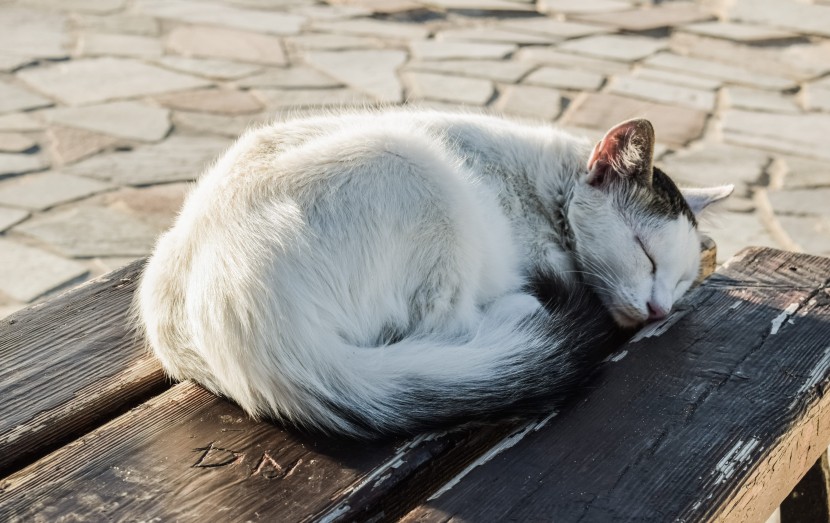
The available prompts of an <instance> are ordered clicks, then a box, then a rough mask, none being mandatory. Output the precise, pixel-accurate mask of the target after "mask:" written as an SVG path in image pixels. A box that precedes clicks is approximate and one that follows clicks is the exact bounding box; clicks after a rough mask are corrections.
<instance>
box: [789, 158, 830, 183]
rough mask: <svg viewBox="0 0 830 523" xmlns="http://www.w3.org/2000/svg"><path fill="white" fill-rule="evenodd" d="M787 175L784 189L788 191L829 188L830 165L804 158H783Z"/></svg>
mask: <svg viewBox="0 0 830 523" xmlns="http://www.w3.org/2000/svg"><path fill="white" fill-rule="evenodd" d="M783 162H784V164H785V166H786V170H787V175H786V176H785V177H784V187H785V188H788V189H807V188H811V187H830V164H828V163H827V162H819V161H815V160H805V159H804V158H794V157H788V158H783Z"/></svg>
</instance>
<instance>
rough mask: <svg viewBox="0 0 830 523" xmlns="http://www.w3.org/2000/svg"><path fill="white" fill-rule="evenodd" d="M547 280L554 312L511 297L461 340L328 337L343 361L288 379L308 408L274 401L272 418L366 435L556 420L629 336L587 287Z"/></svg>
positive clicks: (548, 306) (521, 297)
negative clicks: (369, 343) (376, 343)
mask: <svg viewBox="0 0 830 523" xmlns="http://www.w3.org/2000/svg"><path fill="white" fill-rule="evenodd" d="M546 281H547V285H546V286H545V285H543V287H546V289H547V290H548V291H550V292H544V290H545V289H544V288H542V287H540V288H538V289H536V290H537V291H539V290H541V291H542V294H543V295H547V299H548V303H546V304H545V305H542V304H541V303H540V301H539V300H538V299H537V298H535V297H533V296H532V295H531V294H529V293H518V294H512V295H509V296H506V297H504V298H502V299H500V300H497V301H496V302H495V303H494V304H493V305H492V306H491V307H490V308H489V309H488V310H487V311H486V312H485V314H484V315H483V317H482V319H481V322H480V324H479V325H478V326H477V328H476V329H474V331H473V332H470V333H469V335H468V336H466V337H463V338H461V339H459V338H458V337H446V338H442V337H441V336H435V335H428V336H424V337H414V338H407V339H404V340H402V341H399V342H397V343H393V344H390V345H386V346H383V347H355V346H349V345H347V344H345V343H344V342H343V341H342V340H335V339H333V338H328V337H326V336H323V337H321V338H320V339H318V342H320V343H326V344H336V345H339V346H335V347H333V346H328V347H326V348H325V349H323V350H322V351H321V352H325V353H327V354H330V355H331V354H337V355H339V357H335V361H329V362H327V365H325V366H324V367H323V368H324V369H325V370H323V371H319V372H317V371H315V375H314V376H313V377H309V376H308V375H307V374H306V375H305V376H304V377H300V376H299V375H297V376H288V375H283V376H282V378H283V379H287V380H289V381H290V382H292V385H291V386H292V387H293V388H294V390H293V391H292V393H299V394H298V396H299V397H301V398H303V399H302V400H301V403H302V404H303V406H302V407H301V408H300V409H298V410H294V409H289V410H290V412H289V411H286V409H285V408H280V407H279V405H278V404H279V403H280V400H279V399H272V401H274V403H271V404H272V405H273V407H274V408H273V409H265V411H266V412H268V411H272V413H273V414H276V415H277V416H279V417H282V418H286V417H288V418H290V419H291V420H292V421H294V422H295V423H298V424H300V425H310V426H313V427H315V428H319V429H323V430H326V431H334V432H345V433H351V434H354V435H359V436H366V435H370V436H371V435H378V434H400V433H413V432H418V431H423V430H426V429H434V428H441V427H447V426H450V425H454V424H458V423H464V422H470V421H479V420H483V419H494V418H496V419H498V418H510V417H518V416H527V415H534V414H544V413H549V412H551V410H552V409H554V408H556V407H557V406H559V405H561V403H562V402H563V401H564V400H565V399H567V398H568V397H569V395H570V394H571V393H573V392H574V390H575V389H578V388H580V387H581V386H583V385H584V383H585V380H586V378H587V377H588V375H590V374H591V372H592V370H593V369H595V368H596V367H597V366H598V364H599V363H600V362H601V361H602V359H603V358H605V357H606V356H607V355H608V354H610V353H611V352H612V351H613V349H614V348H615V347H616V346H617V345H618V344H619V343H620V342H621V341H622V339H623V338H622V336H623V334H622V333H621V332H620V331H619V328H618V327H617V326H616V325H615V324H614V322H613V320H612V319H611V317H610V315H609V314H608V312H607V310H606V309H605V307H604V306H603V305H602V304H601V303H600V302H599V300H598V299H597V298H596V297H595V296H594V295H593V294H592V293H591V292H590V291H588V290H587V289H585V288H584V287H583V286H569V285H565V284H564V283H561V282H556V281H552V280H549V279H548V280H546ZM537 295H538V294H537ZM325 338H328V339H325ZM312 350H313V349H312ZM309 363H310V364H311V365H314V366H319V364H320V362H314V363H311V362H309ZM319 369H320V367H318V370H319ZM283 399H284V398H283ZM283 407H285V404H284V403H283Z"/></svg>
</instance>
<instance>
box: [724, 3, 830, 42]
mask: <svg viewBox="0 0 830 523" xmlns="http://www.w3.org/2000/svg"><path fill="white" fill-rule="evenodd" d="M728 13H729V17H730V18H731V19H733V20H743V21H747V22H757V23H761V24H767V25H771V26H773V27H781V28H784V29H790V30H792V31H797V32H799V33H804V34H809V35H817V36H830V5H827V6H824V5H813V4H808V3H802V2H790V1H786V0H737V1H735V2H732V3H730V5H729V6H728Z"/></svg>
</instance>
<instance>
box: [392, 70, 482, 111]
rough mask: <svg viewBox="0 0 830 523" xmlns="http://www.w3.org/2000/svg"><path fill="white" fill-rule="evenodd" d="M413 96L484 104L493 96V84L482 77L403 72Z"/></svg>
mask: <svg viewBox="0 0 830 523" xmlns="http://www.w3.org/2000/svg"><path fill="white" fill-rule="evenodd" d="M403 76H404V78H405V79H406V81H407V83H408V85H410V86H411V88H410V90H409V94H410V96H412V97H413V98H428V99H431V100H439V101H445V102H456V103H460V104H467V105H484V104H485V103H487V102H488V101H489V100H490V98H491V97H492V96H493V84H492V82H490V81H489V80H483V79H480V78H465V77H462V76H450V75H443V74H434V73H424V72H415V71H411V72H405V73H403Z"/></svg>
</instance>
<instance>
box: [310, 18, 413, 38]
mask: <svg viewBox="0 0 830 523" xmlns="http://www.w3.org/2000/svg"><path fill="white" fill-rule="evenodd" d="M311 28H312V29H314V30H317V31H328V32H330V33H339V34H347V35H362V36H377V37H381V38H391V39H396V40H415V39H420V38H426V36H427V35H429V29H427V28H426V27H424V26H423V25H421V24H406V23H402V22H389V21H386V20H374V19H370V18H358V19H353V20H338V21H334V22H325V21H323V22H314V24H312V26H311Z"/></svg>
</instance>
